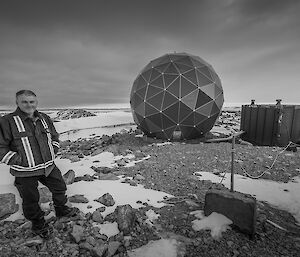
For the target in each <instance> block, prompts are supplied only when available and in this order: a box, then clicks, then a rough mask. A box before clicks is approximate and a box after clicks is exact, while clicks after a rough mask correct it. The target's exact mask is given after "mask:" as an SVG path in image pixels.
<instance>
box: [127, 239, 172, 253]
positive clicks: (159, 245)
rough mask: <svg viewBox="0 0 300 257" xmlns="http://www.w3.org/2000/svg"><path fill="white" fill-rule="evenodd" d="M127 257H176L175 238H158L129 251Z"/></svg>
mask: <svg viewBox="0 0 300 257" xmlns="http://www.w3.org/2000/svg"><path fill="white" fill-rule="evenodd" d="M128 256H129V257H176V256H177V241H176V240H175V239H160V240H157V241H151V242H149V243H148V244H146V245H144V246H142V247H140V248H138V249H135V250H132V251H129V252H128Z"/></svg>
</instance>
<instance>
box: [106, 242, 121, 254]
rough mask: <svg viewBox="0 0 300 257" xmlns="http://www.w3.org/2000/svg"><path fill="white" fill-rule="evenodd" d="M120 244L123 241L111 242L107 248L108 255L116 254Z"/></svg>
mask: <svg viewBox="0 0 300 257" xmlns="http://www.w3.org/2000/svg"><path fill="white" fill-rule="evenodd" d="M120 246H121V243H120V242H118V241H111V242H109V243H108V249H107V257H111V256H114V254H115V253H116V252H117V250H118V248H119V247H120Z"/></svg>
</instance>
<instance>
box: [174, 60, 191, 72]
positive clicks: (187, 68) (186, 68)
mask: <svg viewBox="0 0 300 257" xmlns="http://www.w3.org/2000/svg"><path fill="white" fill-rule="evenodd" d="M174 64H175V66H176V68H177V69H178V70H179V72H178V73H185V72H187V71H190V70H193V69H194V67H190V66H187V65H184V64H182V63H177V62H176V63H174Z"/></svg>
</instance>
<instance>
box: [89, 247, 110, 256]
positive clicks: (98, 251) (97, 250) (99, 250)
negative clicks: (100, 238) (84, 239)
mask: <svg viewBox="0 0 300 257" xmlns="http://www.w3.org/2000/svg"><path fill="white" fill-rule="evenodd" d="M107 248H108V246H107V244H97V245H96V246H95V247H94V248H93V250H92V252H93V256H95V257H103V256H105V254H106V252H107Z"/></svg>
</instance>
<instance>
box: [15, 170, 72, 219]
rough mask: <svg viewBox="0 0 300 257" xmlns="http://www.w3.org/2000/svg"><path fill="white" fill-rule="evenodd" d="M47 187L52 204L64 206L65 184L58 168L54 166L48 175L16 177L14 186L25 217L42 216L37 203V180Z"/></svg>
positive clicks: (35, 217)
mask: <svg viewBox="0 0 300 257" xmlns="http://www.w3.org/2000/svg"><path fill="white" fill-rule="evenodd" d="M39 181H40V182H41V183H42V184H43V185H45V186H46V187H48V188H49V190H50V192H51V193H52V199H53V203H54V206H57V207H59V206H64V205H65V204H66V202H67V196H66V190H67V186H66V183H65V181H64V180H63V178H62V175H61V172H60V170H59V169H58V168H57V167H56V166H55V167H54V168H53V170H52V171H51V173H50V174H49V176H48V177H46V176H44V175H42V176H34V177H16V178H15V186H16V187H17V189H18V191H19V193H20V196H21V198H22V200H23V202H22V208H23V213H24V216H25V218H26V219H28V220H37V219H40V218H41V217H43V216H44V212H43V211H42V210H41V207H40V205H39V199H40V194H39V191H38V182H39Z"/></svg>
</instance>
